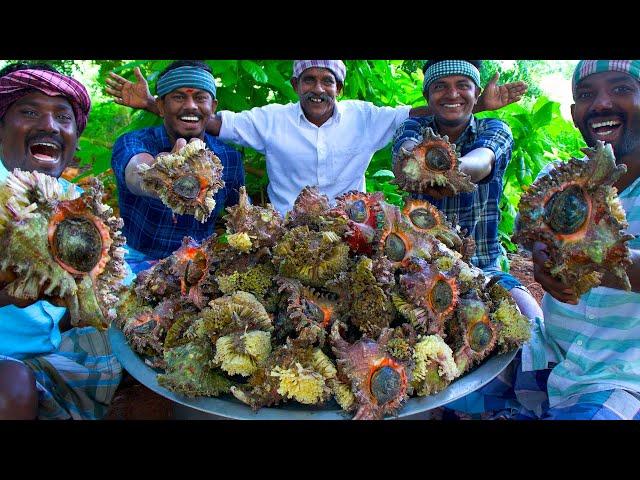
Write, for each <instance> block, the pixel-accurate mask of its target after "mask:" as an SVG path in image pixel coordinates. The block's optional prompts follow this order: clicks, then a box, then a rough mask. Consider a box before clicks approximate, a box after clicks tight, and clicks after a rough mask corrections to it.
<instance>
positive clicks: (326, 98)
mask: <svg viewBox="0 0 640 480" xmlns="http://www.w3.org/2000/svg"><path fill="white" fill-rule="evenodd" d="M312 98H319V99H320V100H324V101H325V102H328V101H330V100H331V97H330V96H329V95H327V94H326V93H321V94H320V95H316V94H315V93H312V92H307V93H305V94H303V95H302V99H303V100H311V99H312Z"/></svg>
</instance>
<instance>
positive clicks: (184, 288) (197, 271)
mask: <svg viewBox="0 0 640 480" xmlns="http://www.w3.org/2000/svg"><path fill="white" fill-rule="evenodd" d="M215 244H216V236H215V234H214V235H211V236H210V237H208V238H206V239H205V240H203V241H202V243H199V242H196V241H195V240H194V239H193V238H191V237H184V238H183V239H182V245H181V246H180V248H178V250H176V251H175V252H173V253H172V254H171V256H172V257H173V258H174V262H172V265H171V274H172V275H174V276H175V277H176V278H178V279H179V280H180V293H181V294H182V296H184V297H187V298H188V299H189V300H190V301H191V302H193V304H194V305H195V306H197V307H198V308H204V306H205V305H206V304H207V302H208V301H209V298H210V296H211V294H212V292H213V290H214V289H215V287H214V284H213V278H211V275H210V272H209V270H210V268H211V263H212V260H213V256H214V247H215Z"/></svg>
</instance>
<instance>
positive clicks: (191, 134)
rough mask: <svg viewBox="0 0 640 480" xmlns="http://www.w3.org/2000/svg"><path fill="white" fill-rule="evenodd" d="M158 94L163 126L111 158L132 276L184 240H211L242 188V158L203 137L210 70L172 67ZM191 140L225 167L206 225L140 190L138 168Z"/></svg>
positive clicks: (129, 141) (132, 135) (209, 107)
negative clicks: (215, 156) (219, 220)
mask: <svg viewBox="0 0 640 480" xmlns="http://www.w3.org/2000/svg"><path fill="white" fill-rule="evenodd" d="M157 89H158V96H159V100H158V104H159V105H161V108H162V112H161V114H162V116H163V118H164V122H163V125H161V126H158V127H151V128H145V129H142V130H137V131H134V132H129V133H126V134H124V135H122V136H121V137H120V138H118V139H117V141H116V143H115V144H114V146H113V153H112V158H111V164H112V167H113V171H114V173H115V177H116V182H117V184H118V194H119V204H120V215H121V216H122V219H123V220H124V228H123V232H122V233H123V234H124V235H125V237H126V238H127V248H128V249H129V252H128V254H127V256H126V259H127V262H128V263H129V264H130V265H131V268H132V269H133V271H134V272H136V273H137V272H139V271H140V270H144V269H146V268H149V267H150V266H151V265H152V264H153V263H154V262H155V261H156V260H158V259H161V258H164V257H167V256H169V255H171V253H172V252H173V251H175V250H177V249H178V248H179V247H180V244H181V242H182V238H183V237H184V236H187V235H189V236H191V237H193V238H194V239H196V240H198V241H201V240H203V239H205V238H207V237H209V236H210V235H211V234H213V233H214V229H215V225H216V219H217V217H218V216H219V215H220V214H221V213H222V212H224V208H225V207H229V206H232V205H235V204H236V203H238V196H239V189H240V187H241V186H242V185H244V167H243V164H242V156H241V154H240V152H238V151H237V150H236V149H234V148H232V147H230V146H228V145H226V144H224V143H222V142H221V141H219V140H217V139H216V138H214V137H213V136H211V135H209V134H207V133H206V132H205V125H206V123H207V121H208V120H209V118H210V116H211V114H212V113H213V112H215V109H216V106H217V101H216V98H215V97H216V85H215V80H214V78H213V75H212V74H211V69H210V68H209V66H208V65H206V64H205V63H203V62H195V61H178V62H173V63H172V64H171V65H169V66H168V67H167V68H166V69H165V70H164V71H163V72H162V73H161V74H160V76H159V79H158V87H157ZM193 138H199V139H201V140H203V141H204V142H205V143H206V145H207V147H208V148H209V149H210V150H212V151H213V152H214V153H215V154H216V155H217V156H218V157H219V158H220V161H221V162H222V165H223V167H224V169H223V180H224V183H225V186H224V188H221V189H220V190H218V192H217V193H216V195H215V197H214V199H215V201H216V207H215V210H214V212H213V213H212V214H211V217H210V218H209V219H208V220H207V221H206V222H205V223H200V222H199V221H198V220H197V219H196V218H195V217H193V216H191V215H174V213H173V212H172V211H171V209H169V208H168V207H166V206H165V205H164V204H163V203H162V202H161V201H160V199H159V198H158V197H157V195H155V194H152V193H149V192H147V191H145V190H144V189H143V188H142V187H141V178H140V176H139V175H138V172H137V166H138V165H139V164H141V163H146V164H151V163H153V162H154V160H155V158H156V156H157V155H158V154H159V153H161V152H169V151H172V152H176V151H178V150H179V149H180V148H182V147H183V146H184V145H185V144H186V140H189V139H193Z"/></svg>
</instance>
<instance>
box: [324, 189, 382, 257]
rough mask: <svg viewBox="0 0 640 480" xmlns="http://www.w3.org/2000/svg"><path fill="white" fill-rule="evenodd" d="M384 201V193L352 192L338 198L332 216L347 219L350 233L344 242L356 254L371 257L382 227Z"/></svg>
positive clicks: (345, 235) (348, 232)
mask: <svg viewBox="0 0 640 480" xmlns="http://www.w3.org/2000/svg"><path fill="white" fill-rule="evenodd" d="M383 201H384V194H383V193H382V192H374V193H363V192H359V191H357V190H351V191H349V192H347V193H344V194H342V195H340V196H339V197H336V206H335V207H334V208H332V209H331V212H330V214H331V215H333V216H338V217H342V218H344V219H346V220H347V221H348V223H347V225H348V231H347V232H346V233H345V234H344V236H343V238H344V240H345V241H346V242H347V243H348V244H349V246H350V247H351V250H352V251H354V252H356V253H361V254H366V255H371V253H372V250H373V245H374V242H375V240H376V232H377V230H378V229H379V228H380V227H381V222H382V216H381V212H382V208H381V202H383Z"/></svg>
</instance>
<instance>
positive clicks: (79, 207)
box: [47, 197, 113, 278]
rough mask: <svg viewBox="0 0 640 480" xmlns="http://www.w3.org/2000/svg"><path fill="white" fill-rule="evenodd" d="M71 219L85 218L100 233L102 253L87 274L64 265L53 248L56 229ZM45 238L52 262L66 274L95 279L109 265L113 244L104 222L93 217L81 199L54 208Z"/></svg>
mask: <svg viewBox="0 0 640 480" xmlns="http://www.w3.org/2000/svg"><path fill="white" fill-rule="evenodd" d="M73 217H83V218H86V219H87V220H89V221H90V222H92V223H93V224H94V225H95V227H96V228H97V229H98V232H99V233H100V239H101V240H102V251H101V252H100V260H99V261H98V263H96V264H95V266H94V267H93V268H92V269H91V270H90V271H89V272H81V271H79V270H77V269H75V268H74V267H72V266H71V265H67V264H66V263H64V262H63V261H62V260H60V258H59V252H58V251H57V248H56V247H55V242H54V235H55V232H56V227H57V226H58V225H59V224H60V223H61V222H62V221H63V220H65V219H67V218H73ZM47 238H48V241H49V248H50V250H51V255H52V256H53V258H54V260H55V261H56V262H57V263H58V265H60V266H61V267H62V268H64V269H65V270H66V271H67V272H69V273H70V274H72V275H74V276H76V277H80V276H82V275H87V274H88V275H89V276H90V277H91V278H96V277H97V276H98V275H100V274H101V273H102V272H103V271H104V269H105V267H106V266H107V263H109V260H111V257H110V256H109V248H111V244H112V243H113V240H112V239H111V235H110V232H109V228H108V227H107V226H106V225H105V224H104V222H103V221H102V220H101V219H100V218H98V217H97V216H95V215H94V214H92V213H90V212H89V211H88V207H87V205H86V203H85V202H84V199H83V198H82V197H80V198H76V199H75V200H66V201H63V202H60V203H59V204H58V205H57V206H56V209H55V211H54V213H53V215H52V216H51V219H50V220H49V227H48V229H47Z"/></svg>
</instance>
